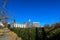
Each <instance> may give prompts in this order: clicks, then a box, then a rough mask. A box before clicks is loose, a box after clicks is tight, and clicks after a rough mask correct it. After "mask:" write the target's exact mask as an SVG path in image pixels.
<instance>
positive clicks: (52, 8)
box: [6, 0, 60, 26]
mask: <svg viewBox="0 0 60 40" xmlns="http://www.w3.org/2000/svg"><path fill="white" fill-rule="evenodd" d="M6 9H7V10H8V11H9V15H10V16H11V15H12V16H14V17H13V18H10V19H9V22H12V20H14V19H15V20H16V22H17V23H25V22H27V21H28V20H29V19H30V20H31V23H32V22H40V25H41V26H43V25H44V24H53V23H56V22H59V20H60V19H59V17H60V0H8V4H7V6H6Z"/></svg>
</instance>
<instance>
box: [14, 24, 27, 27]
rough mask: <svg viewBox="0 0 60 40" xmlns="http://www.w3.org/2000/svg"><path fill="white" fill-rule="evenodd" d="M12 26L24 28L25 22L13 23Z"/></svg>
mask: <svg viewBox="0 0 60 40" xmlns="http://www.w3.org/2000/svg"><path fill="white" fill-rule="evenodd" d="M14 27H20V28H26V24H17V23H15V24H14Z"/></svg>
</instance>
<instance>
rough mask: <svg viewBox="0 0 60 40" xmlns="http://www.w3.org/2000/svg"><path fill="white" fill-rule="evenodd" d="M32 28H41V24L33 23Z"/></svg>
mask: <svg viewBox="0 0 60 40" xmlns="http://www.w3.org/2000/svg"><path fill="white" fill-rule="evenodd" d="M32 26H33V27H40V23H39V22H33V24H32Z"/></svg>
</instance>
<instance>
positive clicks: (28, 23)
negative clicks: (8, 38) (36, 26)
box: [12, 19, 30, 28]
mask: <svg viewBox="0 0 60 40" xmlns="http://www.w3.org/2000/svg"><path fill="white" fill-rule="evenodd" d="M12 27H20V28H28V27H30V19H29V20H28V21H27V22H26V23H25V24H18V23H16V22H15V21H13V23H12Z"/></svg>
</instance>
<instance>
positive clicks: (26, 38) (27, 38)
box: [10, 28, 60, 40]
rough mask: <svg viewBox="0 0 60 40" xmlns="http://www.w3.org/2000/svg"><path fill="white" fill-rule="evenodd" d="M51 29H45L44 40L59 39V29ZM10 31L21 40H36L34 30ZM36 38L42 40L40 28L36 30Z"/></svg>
mask: <svg viewBox="0 0 60 40" xmlns="http://www.w3.org/2000/svg"><path fill="white" fill-rule="evenodd" d="M52 29H53V28H45V32H46V34H47V38H46V40H57V39H59V38H60V28H56V29H53V30H52ZM10 30H11V31H13V32H15V33H16V34H17V35H18V36H19V37H21V38H22V39H23V40H36V28H11V29H10ZM50 30H51V31H50ZM48 32H49V33H48ZM37 36H38V39H39V40H42V39H43V36H44V35H42V30H41V28H38V30H37Z"/></svg>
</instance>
